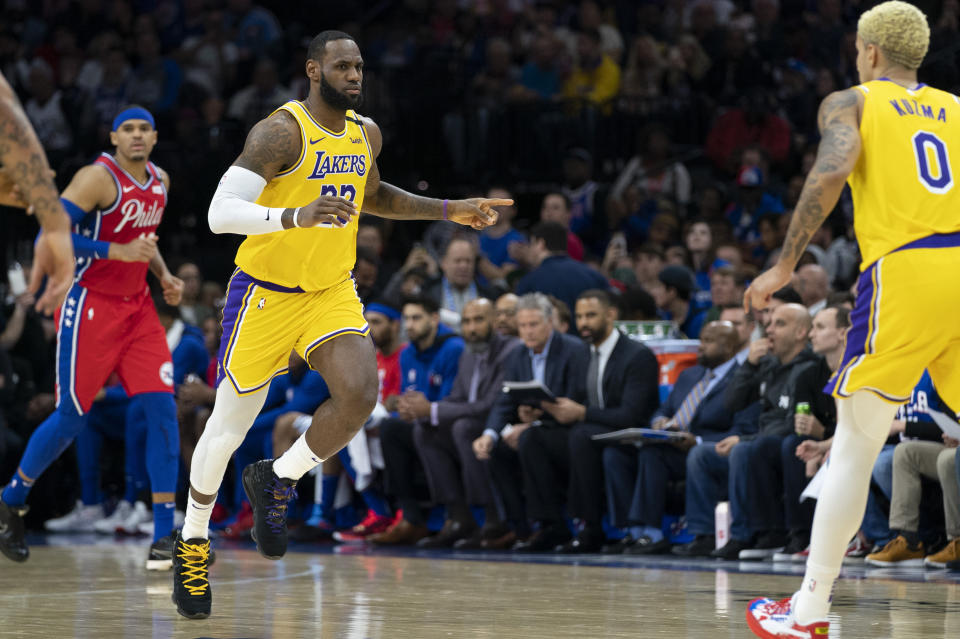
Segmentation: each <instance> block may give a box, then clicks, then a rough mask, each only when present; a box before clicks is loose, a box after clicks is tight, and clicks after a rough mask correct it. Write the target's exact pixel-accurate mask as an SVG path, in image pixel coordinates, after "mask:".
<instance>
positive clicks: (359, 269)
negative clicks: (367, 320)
mask: <svg viewBox="0 0 960 639" xmlns="http://www.w3.org/2000/svg"><path fill="white" fill-rule="evenodd" d="M379 279H380V257H379V256H378V255H377V254H376V253H374V252H373V251H372V250H370V249H369V248H367V247H364V246H357V263H356V265H355V266H354V267H353V280H354V282H356V284H357V297H359V298H360V301H362V302H367V301H369V300H372V299H374V298H377V297H379V296H380V293H381V291H380V289H379V288H378V287H377V282H378V281H379Z"/></svg>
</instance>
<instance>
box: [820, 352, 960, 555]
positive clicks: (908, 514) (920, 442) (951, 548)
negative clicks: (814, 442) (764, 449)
mask: <svg viewBox="0 0 960 639" xmlns="http://www.w3.org/2000/svg"><path fill="white" fill-rule="evenodd" d="M928 409H933V410H940V411H945V412H947V413H948V414H950V413H951V412H952V411H951V410H950V408H948V407H947V406H945V405H944V404H943V402H942V401H941V400H940V397H939V396H938V394H937V391H936V389H935V388H934V387H933V383H932V380H931V379H930V375H929V373H928V372H926V371H924V374H923V377H922V378H921V379H920V382H919V383H918V385H917V387H916V388H914V390H913V392H912V393H911V395H910V402H909V403H908V404H905V405H904V406H902V407H901V408H900V410H899V411H898V412H897V419H896V421H894V425H893V428H892V429H891V431H890V434H891V438H890V439H889V440H887V445H885V446H884V448H883V450H882V451H881V453H880V456H879V457H878V459H877V463H876V464H875V465H874V473H873V474H874V481H876V482H877V483H878V485H879V486H880V488H881V490H884V489H885V491H884V494H885V495H886V496H887V498H888V499H889V500H890V516H889V528H885V527H880V531H881V533H882V532H883V531H884V530H885V531H886V532H887V533H888V534H889V535H890V537H891V539H890V541H889V542H888V543H887V544H885V545H884V546H883V547H882V549H878V548H875V549H874V552H873V553H872V554H870V555H867V563H870V564H873V565H876V566H892V565H900V566H909V565H921V563H923V564H925V565H927V566H930V567H934V568H943V567H945V565H946V564H947V563H948V562H951V561H956V560H957V559H960V556H958V555H960V552H958V551H960V548H958V546H960V542H957V537H960V519H958V518H960V501H958V487H957V484H956V483H955V482H957V481H960V477H958V476H957V474H956V471H955V465H956V455H955V450H954V449H956V447H957V441H956V440H953V439H951V438H949V437H947V436H946V435H945V434H944V433H943V432H942V431H941V430H940V428H939V427H938V426H937V425H936V424H935V423H933V422H932V421H931V419H932V418H931V417H930V415H929V414H928V413H927V410H928ZM891 443H893V444H894V445H893V446H890V444H891ZM828 450H829V449H828ZM881 462H883V465H882V466H881ZM921 477H926V478H928V479H931V480H934V481H939V482H940V487H941V488H942V490H943V507H944V515H945V518H946V525H947V531H946V532H947V537H948V539H949V540H950V543H949V544H947V546H946V548H944V549H943V550H942V551H941V552H939V553H936V554H934V555H931V556H928V557H926V559H924V555H925V554H926V553H925V551H924V546H923V542H922V540H921V533H922V531H921V530H920V526H919V516H920V515H919V512H920V493H921V490H920V489H921V483H920V482H921ZM884 479H888V480H889V485H886V484H887V483H888V482H886V481H884ZM878 480H879V481H878ZM870 518H871V504H870V503H869V502H868V504H867V518H866V519H865V520H864V524H865V527H866V524H867V523H868V520H869V519H870ZM881 536H882V535H881V534H878V535H876V536H875V537H876V538H877V539H879V538H880V537H881Z"/></svg>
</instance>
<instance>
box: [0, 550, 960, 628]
mask: <svg viewBox="0 0 960 639" xmlns="http://www.w3.org/2000/svg"><path fill="white" fill-rule="evenodd" d="M31 541H32V542H33V545H32V547H31V553H32V554H31V558H30V560H29V561H28V562H27V563H25V564H14V563H12V562H9V561H6V560H5V559H2V558H0V636H2V637H41V638H48V637H49V638H60V637H97V638H114V637H116V638H128V637H130V638H133V637H149V638H152V639H160V638H163V639H166V638H169V637H183V638H191V639H193V638H200V637H211V638H214V637H215V638H219V639H233V638H241V637H242V638H255V637H256V638H260V637H276V638H288V637H289V638H295V637H316V638H323V639H328V638H329V639H341V638H343V639H366V638H384V639H387V638H390V639H393V638H401V637H417V638H421V637H423V638H432V637H454V638H457V637H497V638H501V637H502V638H513V637H518V638H519V637H522V638H527V637H531V638H544V639H556V638H559V637H577V638H581V639H591V638H594V637H598V638H599V637H693V638H701V637H702V638H711V639H714V638H727V637H749V636H751V635H750V634H749V631H748V630H747V628H746V625H745V622H744V605H745V604H746V602H747V601H748V600H749V599H751V598H752V597H754V596H757V595H761V594H765V595H776V596H784V595H786V594H789V593H790V592H792V591H793V590H794V589H796V588H797V586H798V584H799V580H800V578H799V576H800V574H801V573H802V570H803V568H802V566H795V565H784V566H779V565H774V564H772V563H769V562H767V563H759V562H740V563H717V562H714V561H712V560H707V561H701V560H697V561H682V560H673V559H669V558H649V559H645V558H641V557H621V556H617V557H606V556H579V557H555V556H547V555H544V556H539V555H527V556H516V555H511V554H506V553H503V554H495V555H490V554H480V553H466V552H454V551H449V552H447V551H416V550H398V551H380V550H376V551H372V550H366V549H363V548H349V547H346V548H345V547H340V548H335V547H332V546H293V547H291V551H290V552H289V553H288V554H287V556H286V557H285V558H284V559H283V560H282V561H278V562H272V561H268V560H265V559H263V558H261V557H260V556H259V555H258V554H257V553H256V550H254V549H252V545H250V544H230V545H227V544H220V543H217V544H216V547H217V562H216V564H215V565H214V566H213V568H212V571H211V574H212V578H213V595H214V608H213V615H212V616H211V617H210V618H209V619H206V620H199V621H197V620H188V619H184V618H182V617H180V616H179V615H178V614H177V613H176V611H175V610H174V608H173V605H172V604H171V602H170V593H171V590H172V586H171V576H170V573H168V572H167V573H150V574H147V572H146V571H145V570H144V569H143V561H144V559H145V553H146V545H145V544H146V543H147V542H146V541H145V540H143V539H140V540H134V541H123V540H113V539H102V538H101V539H97V538H95V537H92V536H50V537H47V538H45V539H44V538H43V537H32V538H31ZM44 544H45V545H44ZM843 577H844V578H843V579H842V580H841V582H840V584H839V585H838V588H837V591H836V593H835V595H836V596H835V605H834V608H833V612H834V613H835V614H834V617H833V619H832V621H833V623H832V625H831V635H830V636H831V637H844V638H851V637H869V638H875V637H891V638H906V637H923V638H930V637H952V638H957V637H960V574H953V573H947V572H945V571H931V570H926V571H925V570H923V569H919V568H917V569H867V568H866V567H864V566H852V567H846V568H845V569H844V574H843Z"/></svg>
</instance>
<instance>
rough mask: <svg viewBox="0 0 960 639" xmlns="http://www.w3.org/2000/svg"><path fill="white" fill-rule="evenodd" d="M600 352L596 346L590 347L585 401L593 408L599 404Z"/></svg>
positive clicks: (598, 406)
mask: <svg viewBox="0 0 960 639" xmlns="http://www.w3.org/2000/svg"><path fill="white" fill-rule="evenodd" d="M599 382H600V353H599V352H598V351H597V349H596V348H591V349H590V366H588V367H587V402H588V403H589V404H590V406H592V407H595V408H602V406H600V392H599V389H598V385H599Z"/></svg>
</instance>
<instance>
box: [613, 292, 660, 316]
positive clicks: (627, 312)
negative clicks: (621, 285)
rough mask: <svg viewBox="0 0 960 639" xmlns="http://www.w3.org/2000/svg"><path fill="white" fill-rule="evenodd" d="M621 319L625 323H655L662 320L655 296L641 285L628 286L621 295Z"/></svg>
mask: <svg viewBox="0 0 960 639" xmlns="http://www.w3.org/2000/svg"><path fill="white" fill-rule="evenodd" d="M620 319H621V320H623V321H625V322H653V321H656V320H658V319H660V316H659V315H657V303H656V302H654V301H653V296H652V295H650V293H648V292H647V290H646V289H645V288H644V287H642V286H640V285H639V284H634V285H633V286H628V287H627V290H625V291H624V292H623V293H622V294H621V295H620Z"/></svg>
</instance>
